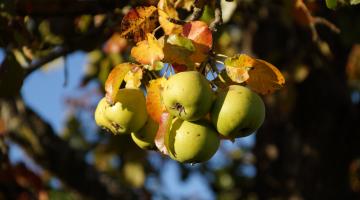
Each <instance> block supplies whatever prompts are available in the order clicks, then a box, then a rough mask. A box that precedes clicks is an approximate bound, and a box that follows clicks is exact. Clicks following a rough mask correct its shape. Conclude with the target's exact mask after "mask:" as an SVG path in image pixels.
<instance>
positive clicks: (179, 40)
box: [166, 34, 195, 52]
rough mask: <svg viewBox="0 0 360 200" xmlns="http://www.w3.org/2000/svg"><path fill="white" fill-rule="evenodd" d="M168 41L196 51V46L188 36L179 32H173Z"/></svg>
mask: <svg viewBox="0 0 360 200" xmlns="http://www.w3.org/2000/svg"><path fill="white" fill-rule="evenodd" d="M166 42H167V43H168V44H171V45H175V46H178V47H181V48H184V49H186V50H189V51H192V52H193V51H195V47H194V45H193V43H192V41H191V40H190V39H188V38H186V37H183V36H181V35H178V34H171V35H169V37H168V38H167V40H166Z"/></svg>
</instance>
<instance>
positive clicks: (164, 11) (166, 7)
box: [158, 0, 182, 35]
mask: <svg viewBox="0 0 360 200" xmlns="http://www.w3.org/2000/svg"><path fill="white" fill-rule="evenodd" d="M158 13H159V22H160V26H161V27H162V29H163V30H164V32H165V34H166V35H170V34H173V33H181V32H182V26H181V25H178V24H174V23H172V22H170V21H169V20H168V18H172V19H179V16H178V13H177V11H176V9H175V7H174V4H173V3H172V2H171V1H169V0H160V1H159V3H158Z"/></svg>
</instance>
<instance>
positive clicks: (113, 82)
mask: <svg viewBox="0 0 360 200" xmlns="http://www.w3.org/2000/svg"><path fill="white" fill-rule="evenodd" d="M135 67H137V65H136V64H133V63H121V64H119V65H116V66H115V67H114V68H113V69H112V70H111V72H110V74H109V75H108V77H107V79H106V82H105V91H106V95H105V96H106V100H107V101H108V102H109V103H111V104H112V103H114V99H115V97H116V95H117V93H118V91H119V89H120V86H121V83H122V82H123V80H124V78H125V75H126V74H127V73H128V72H129V71H130V70H131V69H133V68H135Z"/></svg>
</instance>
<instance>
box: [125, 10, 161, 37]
mask: <svg viewBox="0 0 360 200" xmlns="http://www.w3.org/2000/svg"><path fill="white" fill-rule="evenodd" d="M157 21H158V12H157V8H156V7H154V6H149V7H136V8H134V9H131V10H130V11H129V12H128V13H127V14H126V15H125V16H124V18H123V19H122V21H121V36H122V37H125V38H127V39H134V41H135V42H139V41H141V40H144V39H145V38H146V33H150V32H152V31H153V30H154V29H155V28H156V26H157Z"/></svg>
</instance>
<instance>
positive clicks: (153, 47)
mask: <svg viewBox="0 0 360 200" xmlns="http://www.w3.org/2000/svg"><path fill="white" fill-rule="evenodd" d="M131 56H132V57H134V58H135V60H136V61H138V62H139V63H141V64H145V65H153V64H154V63H155V62H156V61H160V60H162V59H163V58H164V52H163V46H162V44H161V43H159V42H158V41H157V40H156V38H155V36H154V35H152V34H151V33H148V34H147V40H144V41H140V42H138V43H137V44H136V46H135V47H133V48H132V49H131Z"/></svg>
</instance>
